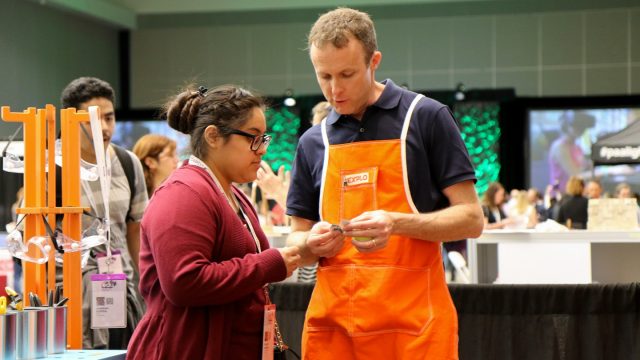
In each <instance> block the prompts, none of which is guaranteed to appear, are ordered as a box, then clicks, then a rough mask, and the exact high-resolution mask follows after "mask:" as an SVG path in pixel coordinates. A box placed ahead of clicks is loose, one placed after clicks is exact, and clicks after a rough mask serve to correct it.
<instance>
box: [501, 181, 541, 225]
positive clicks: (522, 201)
mask: <svg viewBox="0 0 640 360" xmlns="http://www.w3.org/2000/svg"><path fill="white" fill-rule="evenodd" d="M514 199H515V202H514V204H513V206H512V207H511V208H510V209H509V214H508V215H507V218H508V219H509V220H510V223H509V224H507V225H506V226H505V227H504V228H505V229H510V230H512V229H514V230H515V229H517V230H522V229H531V228H533V227H535V226H536V224H537V223H538V216H537V212H536V209H535V208H534V206H533V205H531V203H530V202H529V199H528V197H527V192H526V191H524V190H520V191H518V193H517V194H515V196H514Z"/></svg>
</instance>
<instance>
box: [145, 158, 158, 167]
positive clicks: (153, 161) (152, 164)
mask: <svg viewBox="0 0 640 360" xmlns="http://www.w3.org/2000/svg"><path fill="white" fill-rule="evenodd" d="M144 164H145V165H147V167H148V168H149V170H154V169H155V168H156V167H157V166H158V162H157V161H156V159H155V158H153V157H151V156H147V157H146V158H144Z"/></svg>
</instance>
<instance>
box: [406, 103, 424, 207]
mask: <svg viewBox="0 0 640 360" xmlns="http://www.w3.org/2000/svg"><path fill="white" fill-rule="evenodd" d="M422 98H424V95H422V94H418V95H417V96H416V97H415V99H413V101H412V102H411V106H409V110H407V115H406V116H405V117H404V124H403V125H402V134H401V135H400V154H401V155H402V178H403V179H404V191H405V193H406V196H407V203H409V206H410V207H411V210H413V213H414V214H417V213H418V208H417V207H416V204H415V203H414V202H413V197H412V196H411V188H409V173H408V171H407V134H408V133H409V125H410V124H411V118H412V117H413V110H414V109H415V107H416V105H417V104H418V101H420V100H421V99H422Z"/></svg>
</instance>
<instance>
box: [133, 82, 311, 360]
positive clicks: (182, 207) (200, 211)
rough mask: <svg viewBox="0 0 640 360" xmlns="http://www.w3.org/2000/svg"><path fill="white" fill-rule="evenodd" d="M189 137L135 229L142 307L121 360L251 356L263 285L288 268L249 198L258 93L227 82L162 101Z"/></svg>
mask: <svg viewBox="0 0 640 360" xmlns="http://www.w3.org/2000/svg"><path fill="white" fill-rule="evenodd" d="M165 108H166V116H167V122H168V123H169V126H171V127H172V128H173V129H176V130H178V131H180V132H182V133H184V134H187V135H190V136H191V153H192V154H193V155H192V156H191V157H190V158H189V160H188V162H187V163H186V164H185V165H183V166H181V167H180V168H179V169H177V170H176V171H174V172H173V173H172V174H171V176H169V178H168V179H167V180H165V181H164V183H163V184H162V185H160V187H159V188H158V189H156V191H155V193H154V195H153V198H152V199H151V201H150V202H149V207H148V208H147V211H146V212H145V215H144V218H143V220H142V227H141V234H142V235H141V251H140V290H141V292H142V294H143V295H144V297H145V300H146V302H147V304H148V309H147V313H146V314H145V315H144V317H143V319H142V321H141V322H140V325H139V326H138V328H137V329H136V332H135V334H134V335H133V338H132V339H131V343H130V344H129V348H128V351H127V358H128V359H140V360H146V359H212V360H213V359H216V360H224V359H234V360H236V359H237V360H249V359H250V360H256V359H260V355H261V351H262V337H263V336H262V334H263V316H264V306H265V304H266V302H267V290H266V287H265V285H266V284H268V283H270V282H276V281H281V280H284V279H285V278H286V277H287V276H290V275H291V273H292V272H293V271H294V269H295V268H296V267H297V264H298V261H299V259H300V256H299V255H298V249H297V248H296V247H285V248H281V249H270V248H269V242H268V241H267V237H266V236H265V234H264V232H263V231H262V229H261V228H260V223H259V221H258V217H257V214H256V211H255V209H254V208H253V205H252V204H251V201H250V200H249V198H248V197H247V196H246V195H245V194H244V193H243V192H242V191H241V190H239V189H238V188H237V187H236V186H235V185H233V184H234V183H247V182H251V181H253V180H255V178H256V173H257V171H258V169H259V168H260V164H261V160H262V156H263V155H264V154H265V153H266V151H267V147H268V146H269V142H270V141H271V136H269V135H267V134H266V133H265V131H266V121H265V115H264V108H265V105H264V103H263V100H262V99H261V98H260V97H257V96H255V95H253V94H252V93H250V92H249V91H247V90H245V89H242V88H240V87H237V86H233V85H224V86H219V87H216V88H215V89H212V90H210V91H208V90H207V89H206V88H204V87H200V88H199V89H198V90H195V89H194V88H192V87H190V88H187V89H186V90H185V91H183V92H181V93H179V94H178V95H176V96H175V97H174V98H173V99H172V100H171V101H170V102H169V103H168V104H167V105H166V107H165Z"/></svg>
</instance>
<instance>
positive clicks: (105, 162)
mask: <svg viewBox="0 0 640 360" xmlns="http://www.w3.org/2000/svg"><path fill="white" fill-rule="evenodd" d="M89 123H90V125H91V133H92V134H91V135H92V137H93V139H91V140H92V142H93V149H94V150H95V154H96V163H97V166H98V175H99V179H100V192H101V194H102V202H103V205H104V219H105V221H106V223H107V224H110V221H109V220H110V218H111V216H110V213H109V192H110V190H111V152H110V151H107V152H106V154H105V150H104V146H103V145H102V125H101V122H100V117H99V116H98V107H97V106H90V107H89ZM85 135H86V133H85ZM107 149H109V148H107ZM81 161H82V160H81ZM81 183H82V188H83V189H84V192H85V194H86V195H87V200H88V201H89V204H90V205H91V207H92V208H93V209H94V211H95V212H96V213H97V212H98V208H97V204H96V202H95V199H94V198H93V191H92V190H91V187H90V186H89V183H88V182H87V181H86V180H82V181H81ZM106 245H107V256H109V257H111V231H107V244H106Z"/></svg>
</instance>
